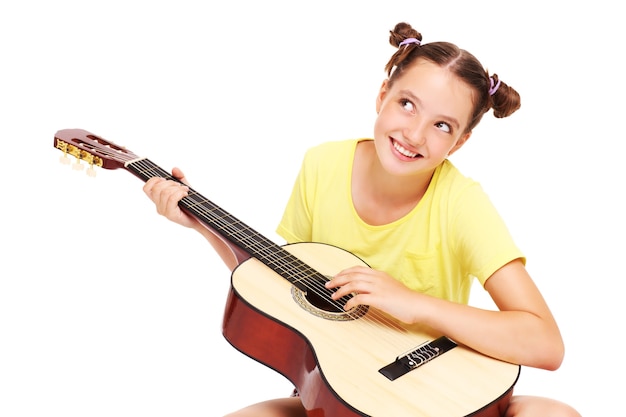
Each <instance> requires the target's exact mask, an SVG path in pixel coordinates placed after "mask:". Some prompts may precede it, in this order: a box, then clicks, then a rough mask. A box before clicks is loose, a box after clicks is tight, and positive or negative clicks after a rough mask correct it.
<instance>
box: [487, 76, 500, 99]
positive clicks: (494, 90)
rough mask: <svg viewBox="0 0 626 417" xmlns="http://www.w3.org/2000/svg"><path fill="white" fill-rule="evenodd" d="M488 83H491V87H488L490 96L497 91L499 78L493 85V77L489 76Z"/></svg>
mask: <svg viewBox="0 0 626 417" xmlns="http://www.w3.org/2000/svg"><path fill="white" fill-rule="evenodd" d="M489 83H490V84H491V87H489V95H490V96H492V95H494V94H495V93H496V91H498V88H499V87H500V80H499V79H498V83H497V84H496V85H493V77H489Z"/></svg>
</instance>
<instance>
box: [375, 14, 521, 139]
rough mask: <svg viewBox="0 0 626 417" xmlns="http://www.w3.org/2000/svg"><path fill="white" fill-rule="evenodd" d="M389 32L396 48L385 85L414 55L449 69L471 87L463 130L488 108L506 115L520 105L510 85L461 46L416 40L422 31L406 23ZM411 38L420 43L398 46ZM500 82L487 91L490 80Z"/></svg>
mask: <svg viewBox="0 0 626 417" xmlns="http://www.w3.org/2000/svg"><path fill="white" fill-rule="evenodd" d="M389 32H390V35H389V43H390V44H391V45H392V46H394V47H396V48H398V50H397V51H396V52H395V53H394V54H393V56H392V57H391V59H390V60H389V62H388V63H387V65H386V66H385V71H387V75H388V76H389V84H388V85H389V86H390V87H391V85H392V84H393V83H394V81H395V80H397V79H398V78H400V77H401V76H402V75H403V74H404V72H405V70H406V69H407V68H409V67H410V66H411V65H412V64H413V63H415V62H416V61H417V60H418V59H420V58H421V59H425V60H428V61H430V62H432V63H434V64H437V65H439V66H441V67H446V68H447V69H448V70H449V71H450V72H452V73H453V74H454V75H456V76H457V77H459V79H461V80H463V81H464V82H465V83H466V84H467V85H469V86H470V87H471V88H472V89H473V90H474V93H475V94H474V111H473V112H472V116H471V118H470V120H469V124H468V126H467V132H471V131H472V130H473V129H474V127H476V125H477V124H478V122H480V120H481V119H482V117H483V114H485V113H486V112H487V111H489V109H493V115H494V116H495V117H498V118H501V117H507V116H510V115H511V114H513V113H514V112H515V111H516V110H518V109H519V108H520V106H521V102H520V96H519V94H518V93H517V91H515V90H514V89H513V88H511V87H509V86H508V85H507V84H506V83H504V82H502V81H500V80H499V78H498V75H497V74H493V75H489V73H488V72H487V71H486V70H485V69H484V68H483V66H482V64H481V63H480V61H478V59H476V57H475V56H474V55H472V54H470V53H469V52H467V51H466V50H464V49H461V48H459V47H458V46H456V45H454V44H452V43H449V42H431V43H427V44H420V43H421V41H422V34H421V33H419V32H418V31H416V30H415V29H413V28H412V27H411V25H409V24H408V23H404V22H401V23H398V24H397V25H396V26H395V28H394V29H393V30H391V31H389ZM410 38H415V39H417V40H418V41H419V42H420V43H415V42H413V43H409V44H406V45H403V46H401V47H400V43H401V42H402V41H404V40H406V39H410ZM492 79H493V84H494V85H497V83H498V82H500V85H499V87H498V89H497V90H496V92H495V93H494V94H493V95H491V94H490V93H489V89H490V88H491V83H492V81H491V80H492Z"/></svg>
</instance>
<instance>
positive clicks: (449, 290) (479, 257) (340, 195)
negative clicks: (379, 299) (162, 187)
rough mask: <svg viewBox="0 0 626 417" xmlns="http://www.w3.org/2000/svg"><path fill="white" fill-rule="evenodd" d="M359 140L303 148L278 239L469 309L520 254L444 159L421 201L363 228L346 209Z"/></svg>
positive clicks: (478, 194)
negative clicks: (340, 255)
mask: <svg viewBox="0 0 626 417" xmlns="http://www.w3.org/2000/svg"><path fill="white" fill-rule="evenodd" d="M358 142H359V140H354V139H351V140H344V141H336V142H327V143H324V144H321V145H318V146H315V147H313V148H311V149H309V150H308V151H307V153H306V155H305V157H304V160H303V163H302V167H301V170H300V172H299V174H298V177H297V179H296V182H295V184H294V187H293V191H292V194H291V197H290V199H289V201H288V203H287V206H286V208H285V212H284V214H283V218H282V220H281V222H280V224H279V225H278V228H277V233H278V234H279V235H280V236H282V237H283V238H284V239H285V240H286V241H287V242H289V243H294V242H321V243H327V244H330V245H334V246H338V247H340V248H343V249H345V250H348V251H350V252H352V253H353V254H354V255H356V256H358V257H359V258H361V259H363V260H364V261H365V262H366V263H367V264H368V265H369V266H371V267H372V268H374V269H377V270H381V271H385V272H387V273H388V274H390V275H391V276H393V277H394V278H396V279H398V280H400V281H401V282H403V283H404V284H405V285H407V286H408V287H409V288H412V289H414V290H416V291H420V292H423V293H426V294H429V295H432V296H435V297H439V298H443V299H447V300H450V301H456V302H459V303H464V304H467V302H468V300H469V293H470V289H471V284H472V280H473V279H474V277H476V278H477V279H478V280H479V281H480V283H481V284H483V285H484V283H485V281H486V280H487V279H488V278H489V277H490V276H491V274H493V273H494V272H495V271H496V270H498V269H499V268H500V267H502V266H504V265H505V264H506V263H508V262H510V261H512V260H514V259H517V258H521V259H522V260H524V261H525V258H524V255H523V254H522V252H521V251H520V250H519V249H518V247H517V246H516V245H515V243H514V242H513V239H512V237H511V235H510V233H509V231H508V229H507V227H506V225H505V224H504V222H503V221H502V218H501V217H500V215H499V214H498V212H497V211H496V209H495V208H494V206H493V204H492V203H491V201H490V200H489V198H488V196H487V195H486V194H485V192H484V191H483V189H482V187H481V186H480V185H479V184H478V183H477V182H476V181H473V180H472V179H470V178H467V177H465V176H463V175H462V174H461V173H460V172H459V171H458V170H457V169H456V168H455V167H454V165H453V164H452V163H451V162H450V161H448V160H446V161H444V162H443V164H441V165H440V166H439V167H438V168H437V169H436V171H435V174H434V176H433V178H432V180H431V182H430V185H429V186H428V189H427V191H426V193H425V194H424V196H423V197H422V199H421V201H420V202H419V203H418V204H417V205H416V206H415V207H414V208H413V210H412V211H411V212H409V213H408V214H407V215H405V216H404V217H402V218H400V219H398V220H396V221H394V222H392V223H389V224H385V225H380V226H372V225H369V224H367V223H365V222H364V221H363V220H361V218H360V217H359V215H358V214H357V212H356V210H355V209H354V205H353V204H352V194H351V187H350V184H351V178H352V165H353V160H354V153H355V149H356V144H357V143H358Z"/></svg>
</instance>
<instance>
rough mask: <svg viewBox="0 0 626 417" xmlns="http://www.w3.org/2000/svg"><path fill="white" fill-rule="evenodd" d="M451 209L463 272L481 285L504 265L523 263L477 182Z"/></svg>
mask: <svg viewBox="0 0 626 417" xmlns="http://www.w3.org/2000/svg"><path fill="white" fill-rule="evenodd" d="M453 206H454V207H455V209H454V211H455V215H454V217H453V222H452V230H453V233H454V236H455V251H456V252H457V256H458V259H460V260H461V262H462V265H463V266H462V267H463V269H464V270H465V271H467V273H468V274H470V275H473V276H475V277H476V278H477V279H478V281H479V282H480V283H481V284H482V285H483V286H484V285H485V282H486V281H487V279H488V278H489V277H490V276H491V275H492V274H493V273H494V272H496V271H497V270H498V269H500V268H501V267H503V266H504V265H506V264H507V263H509V262H511V261H513V260H515V259H521V260H522V262H524V263H525V262H526V258H525V257H524V254H523V253H522V251H521V250H520V249H519V248H518V247H517V245H516V244H515V242H514V240H513V237H512V236H511V234H510V232H509V230H508V228H507V226H506V224H505V222H504V220H503V219H502V217H501V216H500V214H499V213H498V211H497V210H496V208H495V206H494V205H493V203H492V202H491V200H490V199H489V197H488V196H487V194H486V193H485V192H484V190H483V189H482V187H481V186H480V185H479V184H478V183H474V184H473V185H472V186H470V187H468V188H467V189H465V190H464V192H463V193H461V195H460V196H459V198H458V199H457V201H456V202H455V204H454V205H453Z"/></svg>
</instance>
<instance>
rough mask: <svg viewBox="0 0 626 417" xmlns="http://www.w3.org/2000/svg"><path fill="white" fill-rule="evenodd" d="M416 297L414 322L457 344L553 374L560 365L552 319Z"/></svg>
mask: <svg viewBox="0 0 626 417" xmlns="http://www.w3.org/2000/svg"><path fill="white" fill-rule="evenodd" d="M416 297H418V298H419V300H418V302H417V303H415V305H416V316H415V319H416V320H417V321H419V322H420V323H423V324H425V325H427V326H429V327H431V328H433V329H436V330H438V331H439V332H441V333H443V334H445V335H446V336H448V337H450V338H451V339H453V340H455V341H456V342H458V343H461V344H464V345H466V346H469V347H471V348H472V349H475V350H477V351H479V352H481V353H483V354H485V355H488V356H492V357H495V358H498V359H502V360H505V361H508V362H512V363H516V364H520V365H525V366H531V367H535V368H541V369H549V370H553V369H557V368H558V367H559V366H560V364H561V361H562V358H563V349H564V348H563V341H562V339H561V335H560V333H559V331H558V328H557V326H556V324H555V323H554V321H553V319H552V316H551V315H548V317H541V316H538V315H536V314H533V313H530V312H527V311H491V310H485V309H480V308H476V307H472V306H468V305H463V304H458V303H453V302H450V301H445V300H440V299H437V298H433V297H429V296H425V295H422V294H416ZM417 310H419V312H418V311H417Z"/></svg>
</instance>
